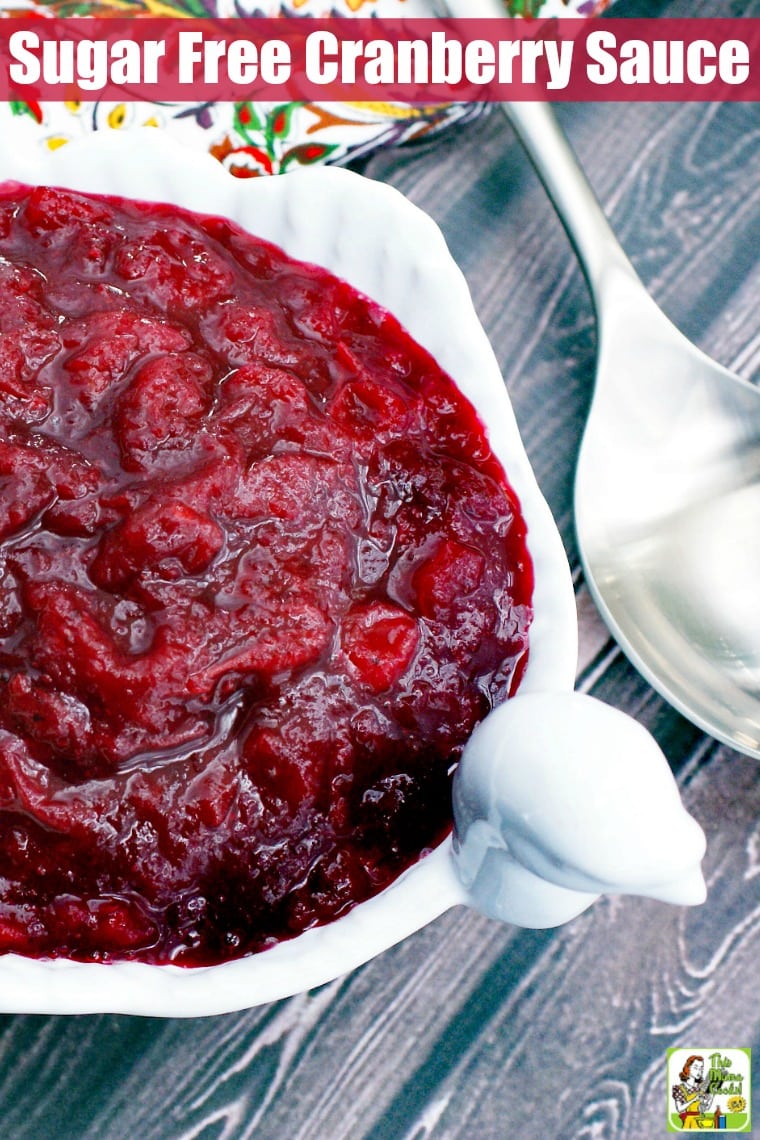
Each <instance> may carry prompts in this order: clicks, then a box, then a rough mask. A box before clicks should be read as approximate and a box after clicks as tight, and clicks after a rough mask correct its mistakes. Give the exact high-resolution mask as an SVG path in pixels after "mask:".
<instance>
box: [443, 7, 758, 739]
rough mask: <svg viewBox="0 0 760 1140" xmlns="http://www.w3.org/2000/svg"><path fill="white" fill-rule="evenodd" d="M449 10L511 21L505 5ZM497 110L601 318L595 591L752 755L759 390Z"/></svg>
mask: <svg viewBox="0 0 760 1140" xmlns="http://www.w3.org/2000/svg"><path fill="white" fill-rule="evenodd" d="M445 7H446V10H447V11H448V13H449V14H450V15H452V16H455V17H465V16H469V17H474V16H478V17H481V18H487V17H498V18H503V19H505V20H506V19H507V18H508V17H507V16H506V15H505V11H504V7H503V5H502V3H501V0H445ZM501 106H502V109H503V110H504V112H505V113H506V115H507V117H508V118H509V120H510V122H511V123H512V126H513V127H514V128H515V131H516V133H517V135H518V137H519V138H520V140H521V142H522V143H523V145H524V147H525V149H526V151H527V152H528V155H529V156H530V158H531V160H532V162H533V164H534V166H535V167H536V170H537V172H538V174H539V176H540V178H541V180H542V181H543V183H544V186H545V188H546V190H547V192H548V194H549V196H550V198H551V199H552V201H553V203H554V206H555V208H556V210H557V213H558V214H559V216H560V218H561V220H562V222H563V224H564V226H565V228H566V230H567V232H568V235H569V237H570V239H571V241H572V242H573V245H574V246H575V249H576V252H577V254H578V257H579V260H580V262H581V265H582V267H583V269H584V272H585V274H586V277H587V280H588V284H589V288H590V290H591V294H592V297H593V301H594V307H595V310H596V316H597V325H598V341H599V351H598V357H597V368H596V383H595V389H594V398H593V401H592V405H591V410H590V413H589V417H588V421H587V424H586V429H585V433H584V436H583V441H582V445H581V450H580V455H579V459H578V466H577V473H576V481H575V520H576V532H577V537H578V546H579V550H580V556H581V562H582V564H583V569H584V573H585V576H586V581H587V583H588V587H589V590H590V592H591V594H592V597H593V598H594V600H595V602H596V604H597V606H598V608H599V610H600V612H601V614H602V616H603V618H604V619H605V621H606V623H607V625H608V626H609V628H610V630H611V632H612V633H613V635H614V636H615V638H616V639H617V641H618V643H619V644H620V646H621V648H622V649H623V650H624V652H625V653H626V654H627V655H628V657H629V658H630V660H631V661H632V662H633V664H634V665H635V666H636V668H637V669H638V670H639V671H640V672H641V673H642V674H643V676H644V677H646V679H647V680H648V681H649V682H650V684H651V685H652V686H653V687H654V688H655V689H657V690H658V692H659V693H661V694H662V696H663V697H665V699H666V700H668V701H669V702H670V703H671V704H672V705H674V707H675V708H677V709H678V710H679V712H681V713H683V715H684V716H686V717H687V718H688V719H689V720H691V721H692V722H693V723H694V724H696V725H697V726H698V727H699V728H702V729H704V730H705V731H706V732H708V733H710V734H711V735H712V736H714V737H716V738H717V739H718V740H722V741H724V742H725V743H727V744H730V745H731V746H733V747H734V748H736V749H738V750H739V751H741V752H745V753H747V754H748V755H750V756H754V757H757V758H760V606H758V603H757V589H758V585H759V584H760V388H755V387H754V386H753V385H752V384H750V383H748V382H747V381H744V380H742V379H740V378H739V377H738V376H735V375H733V373H731V372H729V371H728V370H727V369H726V368H724V367H722V366H721V365H720V364H716V363H715V361H713V360H710V358H709V357H707V356H706V355H705V354H704V353H703V352H701V351H700V350H699V349H698V348H696V347H695V346H694V345H693V344H692V343H691V342H690V341H688V340H687V339H686V338H685V337H684V336H683V335H682V334H681V333H680V332H679V331H678V330H677V329H676V328H675V327H674V326H673V325H672V324H671V322H670V321H669V320H668V319H667V318H666V317H665V315H664V314H663V313H662V312H661V310H660V309H659V308H658V307H657V305H656V304H655V302H654V301H653V300H652V298H651V297H650V296H649V294H648V293H647V291H646V289H645V287H644V285H643V284H642V282H641V281H640V279H639V278H638V276H637V274H636V272H635V270H634V269H633V266H632V265H631V263H630V262H629V260H628V258H627V257H626V255H625V253H624V252H623V250H622V248H621V246H620V244H619V243H618V241H617V238H616V237H615V235H614V233H613V232H612V230H611V228H610V226H609V224H608V222H607V219H606V218H605V216H604V213H603V212H602V209H601V207H600V205H599V203H598V201H597V199H596V197H595V195H594V193H593V191H592V189H591V187H590V185H589V183H588V180H587V179H586V177H585V175H584V173H583V171H582V170H581V167H580V166H579V164H578V161H577V159H576V158H575V155H574V154H573V152H572V150H571V148H570V146H569V144H568V142H567V140H566V139H565V136H564V134H563V132H562V131H561V129H560V127H559V125H558V123H557V121H556V119H555V117H554V114H553V112H552V110H551V107H550V106H549V104H547V103H530V102H526V103H504V104H502V105H501Z"/></svg>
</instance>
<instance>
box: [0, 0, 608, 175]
mask: <svg viewBox="0 0 760 1140" xmlns="http://www.w3.org/2000/svg"><path fill="white" fill-rule="evenodd" d="M504 2H505V5H506V8H507V11H508V12H509V13H510V14H512V15H514V16H538V15H540V16H543V17H552V16H568V15H580V16H584V15H595V14H596V13H597V12H599V11H601V10H602V9H603V8H605V7H606V6H607V3H608V0H504ZM19 11H22V12H24V13H26V12H29V13H33V14H34V15H36V16H51V15H52V16H61V17H68V16H109V15H112V16H129V15H135V16H138V15H143V16H146V15H147V16H168V17H180V18H181V17H204V16H215V17H220V18H228V17H236V16H245V17H272V16H278V15H282V16H297V15H311V16H322V17H324V16H350V15H361V16H374V15H377V16H386V17H393V16H408V17H424V16H431V15H433V16H435V15H439V14H441V10H440V7H439V6H438V5H437V4H436V0H290V4H280V3H272V2H271V0H270V2H269V3H266V2H264V0H6V2H5V3H3V0H0V16H7V15H10V14H11V13H14V14H18V13H19ZM476 110H477V108H476V107H474V106H473V105H472V104H446V105H436V106H431V107H422V106H412V105H410V104H405V103H327V102H324V103H322V102H320V103H279V104H278V103H251V102H242V103H221V102H220V103H208V102H204V103H168V104H167V103H150V102H142V103H140V102H108V101H105V100H98V101H94V102H90V101H87V102H71V101H67V102H57V103H53V102H46V103H39V102H35V101H33V100H25V101H21V100H14V101H11V102H9V103H0V129H2V127H3V122H4V121H6V120H7V118H8V117H9V116H10V117H12V118H13V119H15V120H16V123H17V125H18V124H23V128H24V129H23V132H22V134H23V135H24V136H26V135H28V145H29V146H43V147H49V148H51V149H54V148H56V147H59V146H62V145H64V144H65V143H67V142H68V141H69V140H70V139H72V138H75V137H77V136H78V135H80V134H82V133H83V132H87V131H97V130H128V129H130V128H132V127H139V126H152V127H156V128H159V129H162V130H166V131H169V132H170V133H171V134H172V135H173V136H175V137H176V138H178V139H179V140H180V141H182V142H186V143H187V144H188V145H190V146H193V147H196V148H201V149H203V150H206V151H208V152H209V153H210V154H212V155H213V156H214V157H215V158H217V159H218V160H219V161H220V162H221V163H223V164H224V166H225V167H226V168H227V169H228V170H229V171H230V172H231V173H232V174H235V175H237V176H239V177H255V176H257V175H261V174H279V173H281V172H284V171H287V170H290V169H292V168H293V167H295V166H299V165H310V164H312V163H318V162H347V161H348V160H350V159H352V158H355V157H357V156H359V155H361V154H363V153H366V152H367V151H370V150H372V149H374V148H376V147H378V146H385V145H395V144H398V143H402V142H407V141H410V140H413V139H420V138H422V137H424V136H425V135H428V134H431V133H432V132H434V131H437V130H441V129H442V128H444V127H447V126H449V125H451V124H452V123H455V122H461V121H462V119H463V118H466V117H468V116H470V115H472V114H473V113H475V111H476Z"/></svg>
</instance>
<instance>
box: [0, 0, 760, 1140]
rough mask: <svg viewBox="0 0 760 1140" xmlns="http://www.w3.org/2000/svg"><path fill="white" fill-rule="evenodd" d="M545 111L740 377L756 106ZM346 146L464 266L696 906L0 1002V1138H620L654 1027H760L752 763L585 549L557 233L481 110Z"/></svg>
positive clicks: (734, 7)
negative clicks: (183, 1015)
mask: <svg viewBox="0 0 760 1140" xmlns="http://www.w3.org/2000/svg"><path fill="white" fill-rule="evenodd" d="M620 11H621V13H624V14H625V13H627V14H630V15H634V14H636V15H657V14H662V15H699V14H702V15H753V16H758V15H760V4H758V3H752V2H750V3H740V2H738V0H731V2H730V3H721V2H720V0H712V2H707V0H703V2H697V3H686V2H685V0H673V2H671V3H667V2H658V0H642V2H641V3H637V4H635V5H634V4H633V3H628V4H626V3H625V2H624V3H623V4H622V5H621V8H620ZM559 114H560V118H561V119H562V121H563V123H564V125H565V126H566V128H567V130H568V133H569V135H570V137H571V138H572V140H573V143H574V145H575V147H576V149H577V151H578V153H579V155H580V157H581V159H582V161H583V163H584V165H585V167H586V169H587V170H588V172H589V174H590V176H591V178H592V181H593V183H594V185H595V187H596V189H597V192H598V194H599V196H600V198H601V199H602V202H603V204H604V206H605V208H606V210H607V211H608V213H609V216H610V218H611V220H612V223H613V225H614V227H615V229H616V230H617V232H618V233H619V234H620V236H621V239H622V241H623V243H624V244H625V246H626V248H627V250H628V252H629V254H630V255H631V257H632V259H633V261H634V262H635V264H636V266H637V267H638V269H639V271H640V273H641V275H642V277H643V278H644V280H645V281H646V283H647V284H648V285H649V287H650V289H651V291H652V292H653V294H654V295H655V297H656V299H657V300H658V301H659V302H660V303H661V304H662V306H663V307H664V308H665V310H666V311H667V312H668V314H669V315H670V316H671V317H672V318H673V319H674V320H675V321H676V323H677V324H679V325H680V327H681V328H682V329H683V330H684V332H686V333H687V335H689V336H691V337H692V338H693V339H695V340H697V341H698V342H699V343H700V344H701V345H702V346H703V347H704V348H705V349H707V351H708V352H710V353H711V354H712V355H714V356H715V357H717V358H718V359H720V360H722V361H723V362H724V363H726V364H728V365H730V366H734V367H736V368H737V369H739V370H740V371H741V372H742V373H743V374H744V375H746V376H748V377H753V376H754V377H756V376H757V369H758V363H759V362H760V322H759V320H758V313H759V311H760V305H759V304H758V302H759V301H760V265H759V258H758V253H759V252H760V113H759V112H758V107H757V106H756V105H747V106H743V105H734V106H720V107H718V106H702V105H669V104H660V105H653V104H648V105H619V104H617V105H615V104H611V105H604V104H588V105H577V106H565V107H561V108H560V109H559ZM363 169H364V170H365V171H366V173H368V174H369V175H371V176H373V177H376V178H381V179H384V180H386V181H388V182H390V183H392V184H393V185H395V186H397V187H399V188H400V189H402V190H403V191H405V192H406V193H407V194H408V195H409V196H410V197H411V198H412V199H413V200H414V201H416V202H417V203H419V204H420V205H422V206H423V207H425V208H426V209H427V210H428V211H429V212H430V213H431V214H432V215H433V216H434V217H435V218H436V219H437V220H438V221H439V223H440V224H441V226H442V227H443V229H444V232H445V234H446V236H447V239H448V241H449V243H450V245H451V248H452V250H453V252H454V255H455V256H456V258H457V260H458V261H459V263H460V265H461V266H462V268H463V270H464V272H465V274H466V276H467V278H468V280H469V283H470V286H471V289H472V293H473V297H474V300H475V304H476V307H477V309H478V311H479V313H480V315H481V319H482V320H483V323H484V325H485V327H486V329H487V331H488V333H489V335H490V336H491V339H492V341H493V344H494V347H495V349H496V352H497V355H498V357H499V359H500V362H501V363H502V366H503V369H504V375H505V378H506V382H507V385H508V387H509V390H510V393H511V396H512V399H513V401H514V404H515V409H516V413H517V416H518V420H519V422H520V425H521V429H522V431H523V435H524V438H525V440H526V445H527V447H528V450H529V453H530V455H531V458H532V460H533V463H534V465H535V469H536V472H537V475H538V478H539V481H540V483H541V486H542V488H543V490H544V493H545V494H546V497H547V499H548V500H549V503H550V505H551V507H552V510H553V511H554V514H555V517H556V518H557V520H558V523H559V525H560V529H561V532H562V535H563V538H564V541H565V543H566V547H567V550H568V552H569V556H570V558H571V562H572V565H573V570H574V575H575V580H576V583H577V598H578V610H579V621H580V632H581V650H580V663H579V685H580V686H581V687H582V688H584V689H586V690H588V691H591V692H593V693H595V694H596V695H598V696H600V697H602V698H603V699H605V700H607V701H609V702H610V703H612V704H615V705H617V706H619V707H621V708H624V709H626V710H627V711H628V712H630V713H631V714H633V715H634V716H636V717H638V718H639V719H640V720H641V721H642V722H643V723H644V724H646V725H647V726H648V727H649V728H650V729H651V731H652V732H653V733H654V734H655V736H656V737H657V739H658V740H659V741H660V743H661V745H662V746H663V748H664V749H665V752H666V754H667V755H668V757H669V759H670V761H671V763H672V765H673V767H674V769H675V771H676V772H677V773H678V776H679V780H680V782H681V784H682V788H683V794H684V798H685V800H686V803H687V805H688V806H689V808H690V809H691V810H692V811H693V812H694V814H695V815H696V816H697V818H698V819H699V820H700V821H701V822H702V824H703V826H704V827H705V829H706V831H707V833H708V839H709V849H708V856H707V859H706V864H705V866H706V873H707V877H708V880H709V887H710V895H709V900H708V903H707V905H706V906H704V907H702V908H697V909H695V910H688V909H679V908H671V907H667V906H665V905H662V904H658V903H654V902H649V901H646V900H640V899H630V900H607V901H603V902H601V903H599V904H597V905H596V906H595V907H594V908H592V910H590V911H589V912H587V913H586V914H584V915H583V916H581V917H580V918H579V919H578V920H576V921H575V922H573V923H571V924H570V925H568V926H567V927H564V928H562V929H560V930H558V931H544V932H530V931H518V930H515V929H513V928H507V927H501V926H499V925H497V924H495V923H492V922H490V921H488V920H486V919H484V918H480V917H479V916H477V915H475V914H473V913H470V912H467V911H464V910H456V911H452V912H450V913H448V914H446V915H444V916H443V917H442V918H441V919H440V920H439V921H438V922H436V923H434V924H432V925H431V926H429V927H428V928H426V929H425V930H422V931H420V932H419V933H418V934H417V935H415V936H414V937H412V938H410V939H408V940H407V941H406V942H404V943H403V944H401V945H399V946H397V947H395V948H394V949H392V950H390V951H388V952H387V953H386V954H384V955H382V956H381V957H379V958H377V959H376V960H375V961H373V962H371V963H369V964H368V965H367V966H366V967H364V968H363V969H360V970H357V971H356V972H355V973H353V974H351V975H350V976H348V977H346V978H342V979H339V980H338V981H336V982H334V983H332V984H330V985H328V986H325V987H322V988H321V989H320V990H318V991H316V992H313V993H310V994H304V995H301V996H299V997H296V998H293V999H291V1000H289V1001H283V1002H279V1003H276V1004H274V1005H271V1006H266V1007H263V1008H261V1009H257V1010H252V1011H249V1012H245V1013H241V1014H236V1015H229V1016H225V1017H219V1018H207V1019H197V1020H191V1021H160V1020H152V1019H140V1018H134V1019H130V1018H126V1017H116V1016H101V1017H76V1018H68V1019H66V1018H51V1017H4V1018H0V1136H3V1137H12V1138H14V1140H123V1138H125V1137H130V1138H136V1140H190V1138H197V1140H222V1138H235V1140H237V1138H245V1137H255V1138H260V1140H283V1138H287V1140H343V1138H345V1140H423V1138H427V1137H430V1138H435V1140H503V1138H504V1140H505V1138H510V1137H520V1138H521V1140H533V1138H535V1140H546V1138H549V1140H551V1138H556V1140H628V1138H631V1140H638V1138H644V1137H647V1138H649V1137H659V1136H665V1135H666V1131H665V1104H666V1081H665V1051H666V1049H667V1048H668V1047H669V1046H671V1045H686V1046H689V1045H691V1044H692V1043H694V1044H696V1045H701V1046H702V1045H716V1046H736V1045H749V1046H752V1045H755V1046H756V1047H758V1048H760V1009H759V1008H758V961H760V825H759V823H758V819H759V818H760V781H759V780H758V774H759V773H758V765H757V764H756V763H755V762H753V761H751V760H748V759H746V758H744V757H741V756H739V755H737V754H736V753H734V752H732V751H730V750H729V749H727V748H724V747H721V746H719V745H717V744H716V743H715V742H713V741H711V740H709V739H708V738H706V737H705V736H704V735H703V734H702V733H700V732H699V731H698V730H697V729H695V728H693V727H692V726H691V725H689V724H687V723H686V722H685V721H684V720H683V719H682V718H681V717H679V716H678V714H676V713H675V712H674V711H673V710H672V709H670V708H669V707H668V706H667V705H665V704H664V703H663V702H662V701H661V700H660V698H659V697H657V696H656V695H655V694H654V693H653V692H652V690H651V689H650V688H649V687H648V686H647V685H646V683H645V682H644V681H643V680H642V679H641V678H640V677H639V676H638V675H637V674H636V673H635V671H634V670H633V669H632V668H631V667H630V666H629V665H628V663H627V662H626V660H625V659H624V658H623V656H622V655H621V653H620V651H619V650H618V649H617V648H616V646H615V645H614V643H613V642H611V640H610V638H609V636H608V634H607V631H606V629H605V627H604V626H603V625H602V623H601V621H600V619H599V617H598V615H597V613H596V610H595V609H594V607H593V604H592V603H591V601H590V599H589V596H588V593H587V591H586V590H585V587H584V585H583V582H582V578H581V575H580V571H579V569H578V564H577V552H576V549H575V539H574V535H573V527H572V500H571V493H572V472H573V465H574V461H575V455H576V452H577V448H578V444H579V441H580V434H581V430H582V425H583V420H584V416H585V412H586V409H587V407H588V402H589V398H590V392H591V385H592V381H593V370H594V352H595V330H594V319H593V313H592V310H591V305H590V301H589V297H588V293H587V291H586V287H585V285H584V282H583V278H582V276H581V273H580V271H579V269H578V266H577V263H576V261H575V259H574V257H573V255H572V253H571V251H570V247H569V245H568V242H567V239H566V237H565V235H564V232H563V231H562V228H561V226H560V225H559V223H558V221H557V219H556V217H555V216H554V214H553V212H552V210H551V207H550V206H549V204H548V201H547V199H546V197H545V195H544V192H543V190H542V189H541V187H540V186H539V184H538V182H537V180H536V178H535V176H534V174H533V172H532V170H531V168H530V166H529V164H528V162H527V160H526V159H525V157H524V155H523V153H522V151H521V149H520V148H519V146H518V144H517V143H516V141H515V140H514V137H513V136H512V134H511V132H510V130H509V128H508V126H507V124H506V123H505V121H503V119H502V117H501V116H500V114H499V113H498V112H493V113H491V114H489V115H486V116H484V117H483V118H481V119H480V120H478V121H477V122H475V123H473V124H470V125H468V126H466V127H462V128H461V129H459V130H457V131H456V132H454V133H452V134H450V135H447V136H442V137H440V138H438V139H436V140H434V141H431V142H430V143H428V144H425V145H421V146H417V147H414V148H409V149H404V150H399V151H388V152H383V153H382V154H379V155H377V156H375V157H374V158H372V159H370V160H368V161H366V162H365V163H364V166H363ZM758 525H760V520H759V522H758ZM756 1059H757V1062H756V1068H760V1052H758V1053H757V1054H756ZM755 1097H756V1115H760V1090H759V1089H757V1088H756V1089H755Z"/></svg>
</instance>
